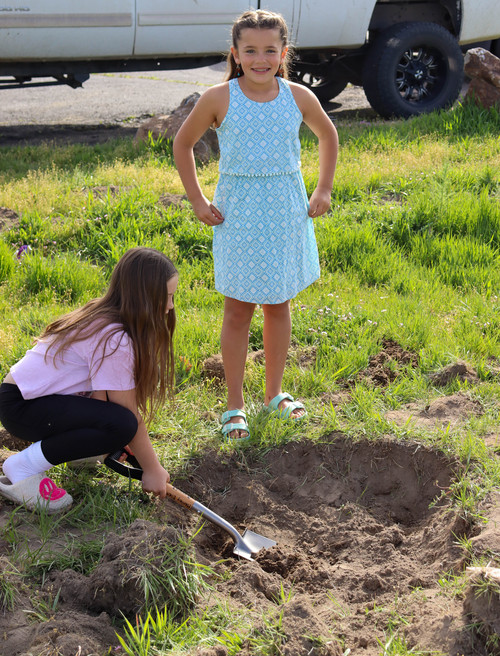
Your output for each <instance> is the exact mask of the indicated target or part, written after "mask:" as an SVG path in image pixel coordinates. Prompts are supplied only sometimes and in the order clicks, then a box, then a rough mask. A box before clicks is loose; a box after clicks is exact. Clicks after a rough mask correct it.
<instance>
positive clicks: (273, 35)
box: [231, 28, 288, 82]
mask: <svg viewBox="0 0 500 656" xmlns="http://www.w3.org/2000/svg"><path fill="white" fill-rule="evenodd" d="M287 50H288V48H286V47H285V46H284V45H283V41H282V40H281V36H280V32H279V29H277V28H276V29H253V28H245V29H243V30H242V31H241V35H240V38H239V40H238V48H234V47H232V48H231V52H232V54H233V57H234V60H235V62H236V63H237V64H239V65H240V66H241V69H242V71H243V73H244V74H245V76H248V78H249V79H251V80H252V81H254V82H259V81H261V82H262V81H269V80H271V79H272V78H273V77H274V76H275V75H276V73H277V72H278V68H279V67H280V64H281V63H282V61H283V59H284V58H285V56H286V53H287Z"/></svg>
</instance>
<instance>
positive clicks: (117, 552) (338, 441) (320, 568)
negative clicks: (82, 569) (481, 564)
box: [0, 433, 500, 656]
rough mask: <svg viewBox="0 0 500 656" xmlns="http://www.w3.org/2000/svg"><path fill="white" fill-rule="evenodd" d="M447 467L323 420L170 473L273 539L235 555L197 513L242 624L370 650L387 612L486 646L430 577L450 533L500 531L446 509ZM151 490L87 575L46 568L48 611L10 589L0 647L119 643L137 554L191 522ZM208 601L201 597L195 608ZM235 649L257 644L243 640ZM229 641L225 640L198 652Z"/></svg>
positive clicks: (135, 604) (454, 565)
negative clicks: (297, 437)
mask: <svg viewBox="0 0 500 656" xmlns="http://www.w3.org/2000/svg"><path fill="white" fill-rule="evenodd" d="M458 470H459V464H458V463H455V462H453V461H450V460H448V459H447V458H446V457H445V456H444V455H443V454H441V453H439V452H436V451H433V450H431V449H429V448H426V447H424V446H423V445H421V444H419V443H416V442H412V443H395V442H392V441H390V440H378V441H377V442H369V441H360V442H356V443H355V442H353V441H350V440H346V439H345V438H344V437H343V435H342V434H340V433H334V434H331V435H329V436H326V437H325V438H324V440H323V441H322V443H312V442H310V441H301V442H294V443H289V444H287V445H285V446H281V447H276V448H274V449H272V450H270V451H268V452H266V453H265V454H264V455H261V456H260V458H258V457H257V455H256V454H252V453H250V452H249V451H247V452H245V454H244V457H242V456H241V455H238V454H237V453H233V454H228V453H222V452H207V453H206V454H205V455H204V456H203V458H200V459H199V460H195V461H193V462H192V463H191V467H190V473H189V475H187V477H186V478H185V479H184V480H178V481H176V484H177V485H178V486H179V487H180V488H181V489H182V490H183V491H184V492H186V493H188V494H189V495H190V496H192V497H193V498H194V499H196V500H198V501H200V502H201V503H203V504H204V505H205V506H207V507H208V508H210V509H211V510H212V511H214V512H215V513H217V514H218V515H219V516H221V517H223V518H224V519H225V520H227V521H228V522H230V523H231V524H232V525H233V526H234V527H235V528H236V529H237V530H238V532H239V533H240V534H242V533H243V531H244V529H245V528H248V529H249V530H251V531H253V532H255V533H258V534H259V535H263V536H265V537H268V538H271V539H273V540H275V541H276V542H277V544H276V546H272V547H271V548H268V549H263V550H261V551H260V552H259V553H258V554H256V555H255V557H254V560H253V561H248V560H244V559H239V558H237V557H236V556H234V554H233V548H234V540H233V538H232V537H231V536H230V535H229V534H228V533H226V532H225V531H223V530H221V529H220V528H219V527H218V526H216V525H214V524H212V523H210V522H208V521H207V522H206V523H205V524H204V526H203V528H202V530H201V531H200V532H199V533H198V535H197V536H196V537H195V539H194V545H195V546H194V548H195V551H196V558H197V560H198V561H199V562H200V563H202V564H204V565H209V566H211V567H212V568H214V569H215V570H216V571H217V573H218V574H219V577H218V578H217V579H215V580H214V581H212V583H213V585H214V586H215V590H214V591H213V592H212V597H213V595H215V597H216V598H218V599H219V600H220V601H221V602H222V603H223V604H225V605H227V606H228V607H229V608H230V609H232V610H234V612H235V613H237V612H238V611H239V610H241V611H245V613H246V615H247V616H250V617H251V618H252V622H253V635H256V634H257V633H258V632H259V631H260V632H265V630H266V626H265V625H264V623H263V619H262V613H263V612H265V613H266V614H267V617H268V618H269V617H275V619H276V618H277V616H278V615H277V614H278V613H280V612H282V619H281V625H280V626H281V628H280V632H279V638H278V640H279V643H280V644H279V649H280V651H279V653H281V654H287V655H289V656H296V655H301V654H304V655H306V654H312V655H314V654H317V655H319V654H322V655H332V656H341V654H344V653H345V652H346V650H347V649H349V650H350V653H351V654H353V655H355V656H358V655H363V656H378V655H379V654H380V649H381V647H380V642H379V641H383V640H384V637H385V636H386V635H388V633H387V632H388V630H389V629H388V627H390V626H394V625H397V626H398V627H399V631H400V635H401V636H404V637H405V639H406V640H407V643H408V645H409V647H415V648H419V649H428V650H433V651H436V650H437V651H440V652H442V653H443V654H449V655H450V656H455V655H456V654H463V655H464V656H486V654H487V653H488V652H487V651H486V648H485V647H484V641H483V642H481V640H483V639H482V638H480V637H478V636H474V637H473V636H472V634H471V633H470V631H469V630H467V625H468V624H469V623H470V619H469V618H468V617H467V615H466V614H465V610H464V606H463V601H462V600H461V599H458V598H456V597H450V596H447V595H445V594H443V591H442V588H441V586H440V585H439V583H438V580H439V579H440V578H441V577H442V576H443V574H444V573H446V572H453V573H456V574H458V573H460V572H461V571H463V570H464V568H465V566H466V564H467V563H466V559H465V556H464V552H463V550H462V549H461V547H460V546H459V545H458V543H457V541H458V539H459V538H460V537H465V536H466V537H467V538H468V539H471V540H475V542H474V545H475V546H474V549H475V550H476V551H475V552H476V553H477V554H481V553H488V549H490V548H491V547H492V545H496V544H498V538H499V534H500V522H497V521H496V520H495V519H494V521H492V522H490V524H488V525H486V527H482V531H481V528H474V527H472V526H469V525H467V524H466V523H465V522H464V521H463V520H462V519H460V517H458V516H457V515H456V514H454V512H453V511H452V510H451V509H450V507H449V505H448V502H447V497H446V495H445V494H443V492H445V491H446V490H447V489H448V487H449V486H450V483H451V482H452V481H453V479H454V477H455V475H456V473H457V471H458ZM70 491H71V490H70ZM152 503H154V504H155V507H154V512H155V522H149V521H136V522H135V523H134V524H132V526H131V527H130V528H129V529H128V530H127V531H125V532H124V533H123V534H121V535H114V534H110V535H109V536H108V539H107V543H106V546H105V548H104V551H103V555H102V559H101V561H100V562H99V564H98V565H97V567H96V569H95V570H94V571H93V572H92V574H90V576H84V575H82V574H79V573H77V572H74V571H72V570H65V571H63V572H54V573H52V574H51V575H50V577H49V579H50V580H47V581H46V582H45V584H44V586H42V588H41V591H40V592H39V594H42V595H43V594H45V595H47V594H49V593H50V594H51V595H52V598H53V596H54V595H55V594H56V590H58V589H60V599H59V604H58V607H57V611H55V612H54V613H53V616H52V617H50V619H49V620H48V621H43V622H32V621H30V620H29V618H28V617H27V615H26V613H23V612H22V609H29V608H30V602H29V601H28V596H27V594H24V596H21V598H20V601H19V602H18V604H17V605H16V609H15V610H14V611H12V612H10V613H5V614H4V615H2V616H1V617H0V653H8V654H10V655H11V656H20V655H21V654H25V653H27V652H29V653H30V654H34V655H36V656H41V655H42V654H49V653H50V654H52V653H53V654H58V655H60V656H75V654H76V653H78V654H80V656H90V654H101V653H107V651H106V650H107V649H108V648H109V647H113V646H116V645H117V644H118V641H117V639H116V638H115V637H114V628H113V621H114V620H113V618H117V617H119V615H120V612H124V613H126V614H127V615H128V616H129V617H132V618H134V613H135V612H137V610H138V609H139V608H140V607H141V606H142V604H143V599H142V598H141V593H140V587H139V586H137V585H135V584H134V581H135V580H136V578H134V577H135V576H136V574H134V572H135V573H136V572H137V570H138V569H140V567H141V565H142V564H143V563H144V562H145V561H146V560H147V561H148V562H152V561H155V559H156V560H158V559H159V558H160V559H161V552H162V549H163V547H164V545H169V544H170V545H172V544H175V542H176V540H177V536H178V533H179V532H186V533H187V534H190V535H192V534H194V533H195V531H196V529H197V528H199V523H200V518H199V517H198V515H197V514H195V513H191V512H189V511H187V510H184V509H183V508H181V507H180V506H177V505H175V504H174V503H173V502H171V501H164V502H160V501H156V502H152ZM499 508H500V505H499V504H498V500H492V502H491V506H490V507H489V508H486V509H485V512H487V513H489V514H491V515H492V517H493V518H495V517H496V518H497V519H498V513H499V512H500V510H498V509H499ZM11 510H12V506H10V505H9V504H8V503H7V502H4V503H3V505H2V506H1V507H0V522H1V523H2V524H4V525H5V523H6V521H8V518H9V516H10V513H11ZM495 513H497V514H496V515H495ZM20 517H22V511H20V512H19V514H18V520H19V518H20ZM60 530H61V531H62V532H64V522H63V523H62V525H61V529H60ZM483 534H484V535H485V536H486V538H485V540H484V541H483V543H482V542H481V535H483ZM495 549H496V551H498V549H497V548H496V547H495ZM0 552H1V553H3V554H4V558H5V557H6V556H5V554H7V553H8V552H9V545H8V544H7V543H6V542H5V539H3V540H2V541H1V542H0ZM31 596H33V592H32V595H31ZM205 603H206V601H204V600H203V599H199V600H198V602H197V605H198V606H199V610H200V611H202V610H203V608H204V604H205ZM280 604H281V605H280ZM268 621H269V620H268ZM275 639H276V636H275ZM481 645H483V646H481ZM75 646H76V647H75ZM44 649H45V651H43V650H44ZM50 649H52V651H50ZM78 649H79V650H80V651H78ZM241 653H242V654H251V653H254V652H253V651H252V642H251V640H249V641H247V642H246V643H245V644H244V645H243V649H242V652H241ZM277 653H278V652H277ZM226 654H227V650H226V649H225V648H224V647H222V646H219V647H212V648H210V649H208V648H207V649H201V650H198V652H197V655H198V656H201V655H205V656H225V655H226Z"/></svg>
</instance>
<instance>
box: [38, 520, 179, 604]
mask: <svg viewBox="0 0 500 656" xmlns="http://www.w3.org/2000/svg"><path fill="white" fill-rule="evenodd" d="M178 543H179V535H178V533H177V531H176V530H175V529H174V528H173V527H172V526H158V525H155V524H153V523H151V522H147V521H143V520H136V521H135V522H134V523H133V524H132V525H131V526H130V528H129V529H128V530H127V531H125V533H123V534H122V535H115V534H112V535H110V536H109V537H108V540H107V541H106V545H105V547H104V549H103V551H102V556H101V560H100V562H99V565H98V566H97V567H96V568H95V569H94V571H93V572H92V574H91V575H90V576H85V575H83V574H79V573H77V572H74V571H72V570H65V571H64V572H56V573H55V574H54V575H52V576H51V577H50V584H51V585H52V587H53V589H54V590H60V595H61V599H62V600H63V601H65V602H66V603H67V604H68V605H72V606H74V607H76V608H78V609H88V610H92V611H97V612H106V613H108V614H110V615H113V616H120V615H121V614H122V613H123V615H125V616H127V617H132V616H134V615H135V614H136V613H139V612H140V611H141V610H142V609H143V607H144V602H145V593H144V583H143V581H142V579H143V577H144V575H147V573H148V572H150V573H151V574H160V573H161V570H162V566H163V563H164V562H165V561H166V554H167V553H168V552H169V548H170V550H171V549H172V548H173V547H174V546H175V545H176V544H178ZM158 578H160V577H158ZM161 596H163V605H165V606H169V607H170V608H173V609H174V610H175V609H176V606H177V601H178V600H177V596H178V592H177V591H176V590H172V589H171V588H170V586H166V587H165V589H164V590H162V595H161Z"/></svg>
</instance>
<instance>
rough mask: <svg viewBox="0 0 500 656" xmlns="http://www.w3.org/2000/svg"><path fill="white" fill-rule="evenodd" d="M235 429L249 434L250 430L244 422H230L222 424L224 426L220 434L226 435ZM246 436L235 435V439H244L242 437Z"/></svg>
mask: <svg viewBox="0 0 500 656" xmlns="http://www.w3.org/2000/svg"><path fill="white" fill-rule="evenodd" d="M237 430H240V431H245V433H248V434H250V432H249V430H248V426H247V425H246V423H245V424H230V423H227V424H224V426H223V427H222V434H223V435H227V434H228V433H232V432H233V431H237ZM246 437H247V436H245V437H237V438H235V441H236V442H238V441H239V440H244V439H246Z"/></svg>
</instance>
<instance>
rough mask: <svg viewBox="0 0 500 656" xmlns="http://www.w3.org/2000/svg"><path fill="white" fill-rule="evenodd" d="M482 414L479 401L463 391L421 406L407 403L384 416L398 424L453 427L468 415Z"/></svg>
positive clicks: (421, 426) (419, 426)
mask: <svg viewBox="0 0 500 656" xmlns="http://www.w3.org/2000/svg"><path fill="white" fill-rule="evenodd" d="M482 414H483V407H482V405H481V403H480V402H479V401H477V400H475V399H472V398H470V396H468V395H467V394H465V393H464V392H457V393H456V394H452V395H450V396H443V397H440V398H437V399H434V401H432V402H431V403H429V404H428V405H426V406H425V407H422V406H421V405H420V404H418V403H409V404H408V405H406V406H405V407H404V408H403V409H401V410H391V411H390V412H387V413H386V415H385V417H386V419H389V421H393V422H394V423H396V424H398V425H399V426H403V425H405V424H411V425H412V426H415V427H418V428H427V429H429V428H431V429H432V428H436V427H437V426H441V427H444V426H450V427H451V428H454V427H455V426H457V425H458V424H460V423H461V422H463V421H465V420H466V419H468V418H469V417H473V416H476V417H477V416H480V415H482Z"/></svg>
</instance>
